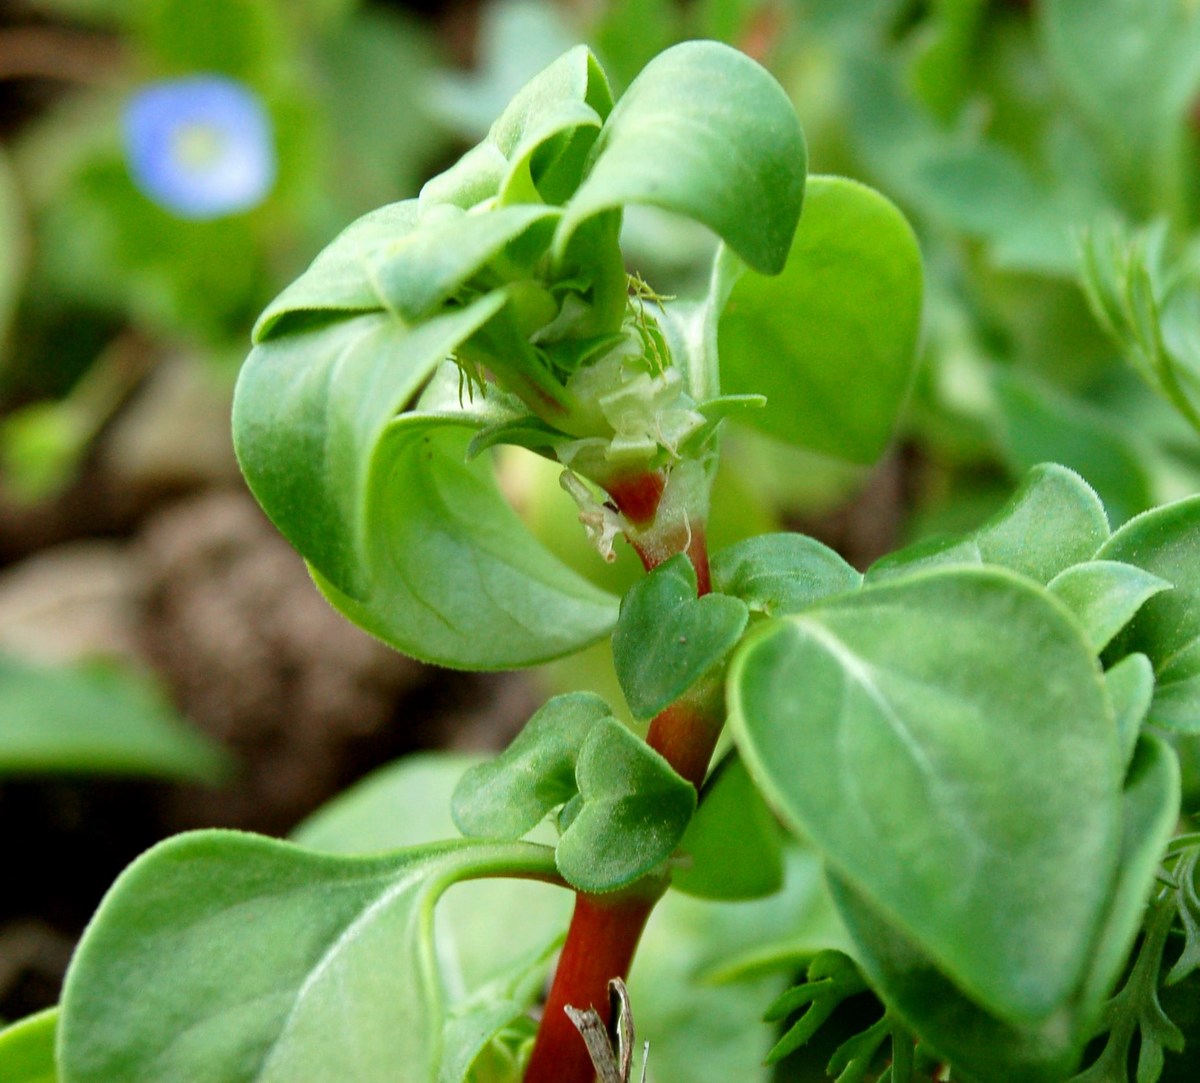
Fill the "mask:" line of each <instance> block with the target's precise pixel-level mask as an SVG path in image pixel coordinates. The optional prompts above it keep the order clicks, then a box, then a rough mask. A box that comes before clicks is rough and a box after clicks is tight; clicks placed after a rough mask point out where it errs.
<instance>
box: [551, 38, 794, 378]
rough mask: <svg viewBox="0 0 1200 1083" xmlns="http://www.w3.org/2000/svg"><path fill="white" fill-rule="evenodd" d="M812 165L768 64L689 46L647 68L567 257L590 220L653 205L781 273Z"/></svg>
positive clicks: (631, 93)
mask: <svg viewBox="0 0 1200 1083" xmlns="http://www.w3.org/2000/svg"><path fill="white" fill-rule="evenodd" d="M806 162H807V152H806V149H805V145H804V134H803V132H802V131H801V128H800V122H799V120H797V118H796V112H795V110H794V109H793V108H792V104H791V102H790V101H789V100H788V97H787V95H786V94H785V93H784V91H783V88H782V87H780V86H779V84H778V83H777V82H776V81H775V79H774V78H773V77H772V76H771V75H769V74H768V73H767V72H766V70H765V69H764V68H762V67H760V66H759V65H758V64H756V63H755V62H754V61H753V60H751V59H750V58H749V57H747V56H746V55H745V54H744V53H741V52H738V51H737V50H736V49H732V48H730V47H729V46H727V45H722V44H720V43H718V42H713V41H689V42H684V43H683V44H681V45H676V46H674V47H673V48H671V49H668V50H666V52H663V53H660V54H659V55H658V56H657V57H655V58H654V59H653V60H652V61H650V63H649V64H647V65H646V67H645V68H643V69H642V72H641V74H640V75H639V76H638V77H637V78H636V79H635V80H634V81H633V83H632V84H631V85H630V87H629V89H628V90H627V91H626V92H625V93H624V94H623V95H622V96H621V98H620V100H619V101H618V102H617V104H616V107H615V108H614V109H613V111H612V113H611V114H610V115H609V117H608V119H607V121H606V122H605V125H604V128H603V129H602V130H601V132H600V137H599V139H598V140H597V141H596V145H595V148H594V149H593V158H592V165H591V168H590V170H589V172H588V174H587V176H586V177H585V178H584V181H583V183H582V184H581V185H580V187H579V190H578V191H577V192H576V193H575V195H574V196H573V198H572V199H571V201H570V202H569V203H568V204H567V206H566V210H565V215H564V218H563V222H562V225H561V226H560V231H559V237H558V239H557V240H556V247H557V248H558V250H559V251H564V250H565V249H566V247H567V245H568V243H569V241H570V238H571V235H572V234H573V233H574V232H575V230H576V229H577V228H578V227H579V225H580V224H581V223H582V222H584V221H585V220H586V219H588V218H590V217H592V216H593V215H595V214H599V213H601V212H603V211H607V210H610V209H612V208H615V207H620V206H623V205H625V204H628V203H638V204H647V205H650V206H654V207H659V208H661V209H662V210H665V211H671V212H673V213H675V214H679V215H682V216H684V217H685V218H691V219H693V220H695V221H697V222H700V223H701V224H702V225H705V226H707V227H708V228H709V229H711V230H712V231H713V232H714V233H715V234H716V235H717V236H718V237H720V238H721V239H722V240H723V241H725V243H726V244H728V245H729V247H730V248H732V249H733V250H734V251H735V252H736V253H737V254H738V255H739V256H740V257H741V258H742V259H743V260H744V261H745V262H746V263H747V264H749V265H750V266H751V267H754V268H755V269H756V270H759V271H761V272H763V273H764V274H776V273H778V272H779V271H780V270H782V269H783V266H784V263H785V262H786V259H787V253H788V247H789V245H790V244H791V241H792V235H793V233H794V232H795V230H796V221H797V219H798V218H799V217H800V206H801V202H802V201H803V198H804V176H805V168H806ZM751 390H754V389H751Z"/></svg>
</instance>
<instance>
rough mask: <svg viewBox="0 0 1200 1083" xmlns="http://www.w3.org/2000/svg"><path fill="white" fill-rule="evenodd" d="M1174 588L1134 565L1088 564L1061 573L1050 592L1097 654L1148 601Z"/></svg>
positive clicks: (1106, 562)
mask: <svg viewBox="0 0 1200 1083" xmlns="http://www.w3.org/2000/svg"><path fill="white" fill-rule="evenodd" d="M1170 589H1171V584H1170V583H1168V582H1167V581H1166V580H1165V579H1160V578H1159V577H1158V576H1157V575H1151V574H1150V573H1149V572H1146V571H1143V570H1142V569H1141V568H1135V567H1134V566H1133V565H1132V564H1122V563H1121V562H1120V561H1115V560H1089V561H1085V562H1084V563H1083V564H1075V565H1073V566H1072V567H1070V568H1067V569H1066V570H1065V571H1062V572H1059V573H1058V575H1056V576H1055V577H1054V578H1053V579H1051V580H1050V583H1049V590H1050V593H1051V594H1053V595H1054V596H1055V597H1056V598H1057V599H1058V600H1059V601H1060V602H1062V603H1063V604H1064V605H1065V606H1066V607H1067V608H1068V609H1069V610H1071V612H1072V613H1074V614H1075V616H1076V617H1078V618H1079V623H1080V624H1081V625H1082V626H1083V628H1084V631H1085V632H1087V637H1088V642H1089V643H1091V645H1092V646H1093V647H1094V648H1095V649H1096V651H1097V653H1099V652H1100V651H1102V650H1104V648H1105V647H1106V646H1108V643H1109V640H1111V639H1112V637H1113V636H1115V635H1116V634H1117V633H1118V632H1119V631H1120V630H1121V629H1122V628H1124V627H1125V625H1126V624H1128V623H1129V622H1130V620H1132V619H1133V615H1134V614H1135V613H1136V612H1137V611H1138V610H1139V609H1140V608H1141V607H1142V604H1143V603H1144V602H1145V601H1147V599H1149V598H1152V597H1153V596H1154V595H1155V594H1158V593H1159V592H1161V591H1164V590H1170Z"/></svg>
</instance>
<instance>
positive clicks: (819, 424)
mask: <svg viewBox="0 0 1200 1083" xmlns="http://www.w3.org/2000/svg"><path fill="white" fill-rule="evenodd" d="M739 207H740V203H739ZM921 292H922V276H921V253H920V250H919V249H918V248H917V242H916V239H915V237H914V236H913V232H912V230H911V228H910V227H909V225H908V223H907V222H906V221H905V219H904V216H903V215H902V214H901V213H900V212H899V211H898V210H897V209H896V208H895V207H894V206H893V205H892V204H891V203H889V202H888V201H887V200H886V199H884V198H883V196H881V195H879V194H878V193H877V192H874V191H872V190H871V189H870V188H867V187H866V186H865V185H862V184H858V183H857V182H855V181H850V180H846V179H844V178H842V177H813V178H812V179H811V180H810V181H809V185H808V192H807V194H806V196H805V203H804V214H803V216H802V217H801V219H800V226H799V229H797V231H796V237H795V240H794V241H793V242H792V246H791V251H790V254H789V255H788V257H787V262H786V266H785V267H784V268H783V273H782V274H780V275H779V276H778V277H776V278H768V277H765V276H764V275H761V274H757V273H755V272H753V271H749V272H747V273H746V274H745V275H743V276H742V277H741V278H740V279H739V280H738V282H737V283H736V284H735V285H734V287H733V290H732V292H731V293H730V296H729V301H728V303H727V305H726V307H725V311H724V313H723V314H722V316H721V320H720V326H719V332H718V342H719V345H720V353H721V380H722V388H723V390H725V391H728V392H732V393H736V394H746V393H759V394H763V395H766V396H767V405H766V408H765V409H763V410H758V411H755V412H754V413H753V414H748V415H747V417H746V422H747V423H748V424H750V425H753V426H754V427H755V428H757V429H761V430H762V431H763V432H765V433H767V434H768V435H770V436H775V437H778V438H779V439H781V440H786V441H788V442H789V443H792V444H797V445H799V446H801V447H806V448H811V449H813V450H815V451H820V452H823V453H825V454H829V455H834V456H837V457H838V458H842V459H850V460H852V461H854V462H872V461H873V460H874V459H876V458H878V456H879V455H880V453H881V452H882V451H883V449H884V447H885V446H886V445H887V442H888V440H889V439H890V437H891V434H892V428H893V426H894V424H895V421H896V415H897V413H898V412H899V410H900V407H901V405H902V403H903V401H904V399H905V397H906V396H907V394H908V388H909V384H910V383H911V381H912V374H913V370H914V367H915V364H916V356H917V355H916V348H917V333H918V330H919V328H920V322H921ZM881 312H886V313H887V319H886V320H883V319H880V318H879V313H881ZM847 387H854V388H855V393H854V394H853V395H847V394H846V388H847Z"/></svg>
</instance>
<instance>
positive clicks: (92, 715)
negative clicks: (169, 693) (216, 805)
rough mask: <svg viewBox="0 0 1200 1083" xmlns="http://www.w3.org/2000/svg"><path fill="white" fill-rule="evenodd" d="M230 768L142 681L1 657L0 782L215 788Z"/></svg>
mask: <svg viewBox="0 0 1200 1083" xmlns="http://www.w3.org/2000/svg"><path fill="white" fill-rule="evenodd" d="M230 766H231V764H230V760H229V758H228V757H227V756H226V755H225V753H224V752H223V750H222V749H220V748H219V747H218V746H216V745H214V744H213V743H211V742H210V741H208V740H207V739H206V738H205V737H204V736H203V735H202V734H201V733H200V732H199V731H198V730H195V729H194V728H192V727H191V726H189V725H187V724H186V723H185V722H183V721H182V720H181V719H180V718H179V716H178V714H177V713H176V712H175V711H174V710H173V709H172V708H171V706H170V704H169V703H167V701H166V699H165V698H164V697H163V695H162V694H161V692H159V691H158V689H156V688H153V687H152V686H151V685H150V684H149V683H148V682H147V681H146V680H145V679H144V678H142V677H139V676H137V675H135V674H133V673H131V672H126V671H124V670H122V669H118V668H116V667H112V666H108V665H89V666H72V667H67V666H58V667H55V666H46V665H40V664H36V663H33V662H25V661H21V660H19V659H16V658H12V657H4V656H0V776H4V775H13V774H30V773H37V774H44V773H47V772H74V773H80V774H129V775H151V776H161V777H164V778H181V779H195V780H201V781H204V782H216V781H218V780H219V779H221V778H222V777H224V776H225V774H226V773H227V772H228V771H229V768H230Z"/></svg>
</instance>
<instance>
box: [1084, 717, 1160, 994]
mask: <svg viewBox="0 0 1200 1083" xmlns="http://www.w3.org/2000/svg"><path fill="white" fill-rule="evenodd" d="M1121 822H1122V826H1121V852H1120V857H1119V860H1118V862H1117V878H1116V882H1115V883H1114V885H1113V887H1112V889H1111V901H1110V903H1109V907H1108V913H1107V915H1106V917H1105V920H1104V925H1103V927H1102V930H1101V933H1100V937H1099V939H1098V940H1097V943H1096V947H1095V948H1094V949H1093V951H1092V958H1091V962H1090V963H1089V968H1088V975H1087V981H1086V983H1085V985H1084V987H1083V990H1082V1003H1083V1004H1084V1005H1088V1006H1090V1005H1092V1004H1094V1003H1095V1002H1096V1001H1097V1000H1099V999H1100V998H1103V997H1106V996H1108V995H1109V994H1110V993H1112V990H1113V986H1114V985H1115V984H1116V982H1117V979H1118V978H1119V977H1120V976H1121V971H1122V970H1123V968H1124V967H1125V964H1126V961H1127V959H1128V958H1129V951H1130V949H1131V948H1132V947H1133V942H1134V940H1135V939H1136V937H1137V934H1138V930H1139V929H1140V928H1141V926H1142V919H1143V917H1144V915H1145V912H1146V903H1147V900H1148V899H1149V898H1150V893H1151V891H1152V889H1153V888H1154V886H1155V882H1156V878H1157V875H1158V870H1159V866H1160V864H1161V863H1162V857H1163V851H1164V850H1165V849H1166V846H1167V843H1168V842H1169V841H1170V839H1171V836H1172V835H1173V834H1174V833H1175V828H1176V825H1177V824H1178V823H1179V760H1178V758H1177V757H1176V755H1175V753H1174V752H1173V751H1172V750H1171V748H1170V746H1169V745H1167V744H1166V742H1164V741H1162V740H1161V739H1160V738H1158V737H1155V736H1154V735H1153V734H1149V733H1146V734H1142V736H1141V737H1140V738H1139V739H1138V741H1137V745H1136V748H1135V750H1134V754H1133V759H1132V762H1131V763H1130V766H1129V772H1128V775H1127V776H1126V779H1125V789H1124V792H1123V793H1122V795H1121Z"/></svg>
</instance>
